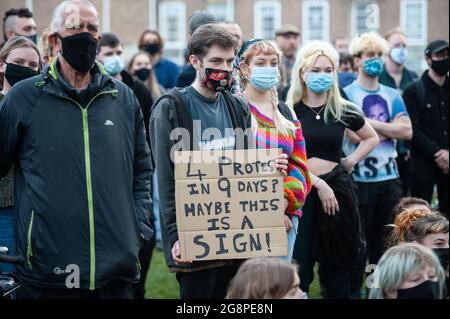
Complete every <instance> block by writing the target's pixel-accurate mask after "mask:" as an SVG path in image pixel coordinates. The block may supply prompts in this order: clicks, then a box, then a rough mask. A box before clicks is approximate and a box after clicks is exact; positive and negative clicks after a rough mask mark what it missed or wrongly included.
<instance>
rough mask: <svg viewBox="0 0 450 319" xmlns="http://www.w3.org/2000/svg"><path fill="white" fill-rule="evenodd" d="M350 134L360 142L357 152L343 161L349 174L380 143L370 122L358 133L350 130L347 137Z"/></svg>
mask: <svg viewBox="0 0 450 319" xmlns="http://www.w3.org/2000/svg"><path fill="white" fill-rule="evenodd" d="M350 134H351V135H353V136H354V138H355V139H358V140H359V141H360V142H359V145H358V148H357V149H356V151H355V152H353V153H352V154H351V155H349V156H348V157H346V158H343V159H342V164H343V165H344V166H345V167H346V168H347V171H348V172H352V171H353V167H354V166H355V165H356V164H357V163H359V162H360V161H361V160H363V159H364V158H365V157H366V156H367V155H368V154H369V153H370V152H372V150H373V149H374V148H375V147H377V145H378V143H380V139H379V137H378V135H377V133H376V132H375V130H374V129H373V127H372V126H371V125H370V124H369V123H368V121H366V123H365V124H364V126H363V127H362V128H361V129H360V130H358V131H357V132H353V131H350V130H348V133H347V136H349V135H350Z"/></svg>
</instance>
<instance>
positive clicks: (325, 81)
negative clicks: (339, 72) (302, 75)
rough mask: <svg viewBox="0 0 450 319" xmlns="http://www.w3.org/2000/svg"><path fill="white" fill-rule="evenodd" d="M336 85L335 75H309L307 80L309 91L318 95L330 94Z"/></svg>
mask: <svg viewBox="0 0 450 319" xmlns="http://www.w3.org/2000/svg"><path fill="white" fill-rule="evenodd" d="M333 84H334V76H333V73H312V72H311V73H309V74H308V77H307V79H306V86H307V87H308V89H310V90H311V91H313V92H314V93H316V94H322V93H325V92H328V91H329V90H330V89H331V87H332V86H333Z"/></svg>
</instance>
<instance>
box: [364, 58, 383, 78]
mask: <svg viewBox="0 0 450 319" xmlns="http://www.w3.org/2000/svg"><path fill="white" fill-rule="evenodd" d="M383 68H384V61H383V59H382V58H375V59H371V60H367V61H365V62H364V71H365V72H366V73H367V75H369V76H371V77H377V76H380V75H381V73H383Z"/></svg>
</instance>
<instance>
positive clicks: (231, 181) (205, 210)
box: [175, 149, 288, 261]
mask: <svg viewBox="0 0 450 319" xmlns="http://www.w3.org/2000/svg"><path fill="white" fill-rule="evenodd" d="M280 153H281V151H280V150H278V149H266V150H245V151H199V152H177V153H176V154H175V179H176V207H177V226H178V234H179V239H180V247H181V257H182V258H183V259H188V260H193V261H200V260H216V259H240V258H252V257H259V256H286V255H287V253H288V249H287V246H288V242H287V233H286V228H285V226H284V220H283V215H284V191H283V176H282V174H281V173H280V172H279V171H277V169H276V167H275V160H276V159H277V157H278V155H279V154H280Z"/></svg>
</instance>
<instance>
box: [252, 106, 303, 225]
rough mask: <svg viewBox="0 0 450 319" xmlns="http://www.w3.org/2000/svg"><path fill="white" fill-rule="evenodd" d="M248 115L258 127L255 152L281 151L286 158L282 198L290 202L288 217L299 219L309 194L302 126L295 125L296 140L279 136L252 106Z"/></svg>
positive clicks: (269, 120) (267, 120)
mask: <svg viewBox="0 0 450 319" xmlns="http://www.w3.org/2000/svg"><path fill="white" fill-rule="evenodd" d="M249 106H250V111H251V112H252V114H253V117H254V118H255V120H256V122H257V123H258V126H259V127H258V130H257V133H256V147H257V148H269V147H271V148H281V149H282V150H283V153H285V154H287V155H288V156H289V170H288V176H286V178H285V179H284V196H285V198H286V199H287V200H288V201H289V206H288V209H287V211H286V213H287V214H290V215H297V216H299V217H301V215H302V207H303V205H304V203H305V199H306V196H307V195H308V193H309V191H310V190H311V187H312V183H311V176H310V173H309V170H308V166H307V157H306V145H305V139H304V137H303V132H302V128H301V124H300V122H299V121H298V120H296V121H295V122H294V124H295V126H296V127H297V130H296V131H295V137H294V136H291V135H283V134H281V133H280V132H279V131H278V130H277V129H276V127H275V123H274V121H273V120H272V119H270V118H268V117H267V116H265V115H264V114H262V113H260V112H259V111H258V109H257V108H256V107H255V106H253V105H251V104H250V103H249Z"/></svg>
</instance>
